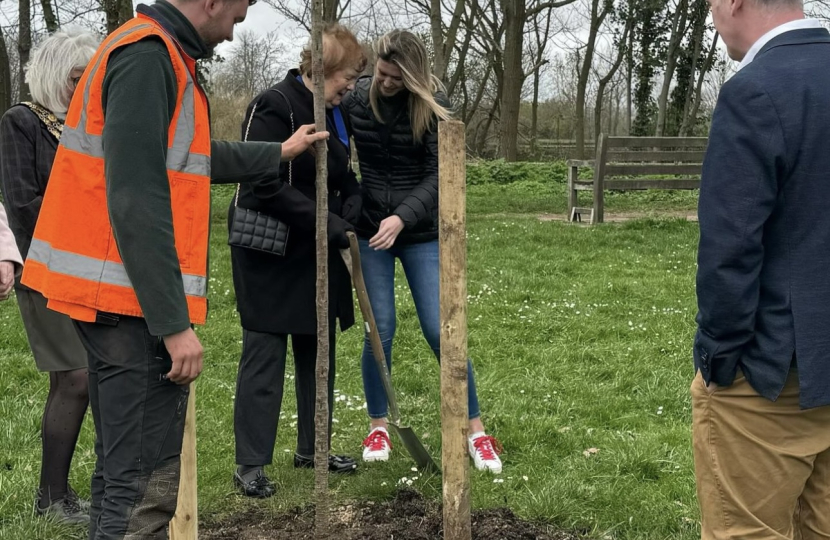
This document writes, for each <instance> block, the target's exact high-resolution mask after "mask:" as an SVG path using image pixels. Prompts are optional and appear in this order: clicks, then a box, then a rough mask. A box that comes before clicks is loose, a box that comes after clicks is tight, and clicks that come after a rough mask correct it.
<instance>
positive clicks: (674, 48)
mask: <svg viewBox="0 0 830 540" xmlns="http://www.w3.org/2000/svg"><path fill="white" fill-rule="evenodd" d="M688 16H689V0H679V1H678V2H677V9H676V10H675V12H674V16H673V17H672V31H671V38H670V39H669V46H668V49H667V52H666V68H665V72H664V73H663V86H662V87H661V88H660V97H659V99H658V100H657V129H656V133H655V134H656V135H657V136H658V137H662V136H663V134H664V132H665V131H666V111H667V109H668V104H669V89H670V88H671V82H672V80H673V79H674V70H675V67H676V66H677V55H678V54H679V52H680V43H681V41H682V40H683V36H684V35H685V33H686V20H687V19H688Z"/></svg>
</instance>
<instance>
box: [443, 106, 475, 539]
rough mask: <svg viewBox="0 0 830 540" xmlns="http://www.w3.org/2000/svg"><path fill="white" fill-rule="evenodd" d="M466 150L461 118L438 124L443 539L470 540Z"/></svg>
mask: <svg viewBox="0 0 830 540" xmlns="http://www.w3.org/2000/svg"><path fill="white" fill-rule="evenodd" d="M466 160H467V152H466V141H465V134H464V123H463V122H457V121H452V122H439V124H438V201H439V203H438V208H439V220H440V222H439V229H440V232H439V248H438V249H439V260H440V263H439V264H440V275H441V279H440V288H441V440H442V450H441V464H442V471H443V476H442V478H443V483H444V539H445V540H470V538H471V535H472V531H471V523H470V475H469V469H470V462H469V457H468V455H467V437H468V435H469V433H468V430H469V416H468V414H469V411H468V410H467V384H468V381H467V239H466V194H467V189H466V187H467V183H466V180H467V178H466V174H467V166H466Z"/></svg>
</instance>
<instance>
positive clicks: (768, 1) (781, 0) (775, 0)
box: [755, 0, 804, 9]
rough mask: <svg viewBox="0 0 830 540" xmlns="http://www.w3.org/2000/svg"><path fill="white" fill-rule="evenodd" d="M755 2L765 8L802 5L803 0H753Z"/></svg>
mask: <svg viewBox="0 0 830 540" xmlns="http://www.w3.org/2000/svg"><path fill="white" fill-rule="evenodd" d="M755 3H756V4H758V5H759V6H763V7H765V8H767V9H779V8H803V7H804V1H803V0H755Z"/></svg>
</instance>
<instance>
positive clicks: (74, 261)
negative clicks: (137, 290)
mask: <svg viewBox="0 0 830 540" xmlns="http://www.w3.org/2000/svg"><path fill="white" fill-rule="evenodd" d="M27 259H31V260H33V261H37V262H39V263H41V264H43V265H45V266H46V267H47V268H48V269H49V271H50V272H55V273H57V274H65V275H67V276H71V277H75V278H79V279H86V280H88V281H94V282H96V283H106V284H107V285H116V286H118V287H127V288H130V289H132V288H133V285H132V282H130V278H129V276H128V275H127V270H126V268H124V265H123V264H121V263H117V262H114V261H106V260H102V259H95V258H93V257H87V256H86V255H78V254H77V253H71V252H69V251H63V250H60V249H55V248H53V247H52V245H51V244H49V242H44V241H43V240H38V239H37V238H34V239H32V245H31V247H30V248H29V253H28V255H27ZM182 282H183V283H184V293H185V294H186V295H187V296H196V297H201V298H204V297H205V296H207V279H206V278H205V277H204V276H196V275H193V274H184V273H183V274H182Z"/></svg>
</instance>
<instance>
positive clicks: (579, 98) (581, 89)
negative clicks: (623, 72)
mask: <svg viewBox="0 0 830 540" xmlns="http://www.w3.org/2000/svg"><path fill="white" fill-rule="evenodd" d="M600 1H601V0H592V1H591V26H590V29H589V30H588V42H587V43H586V45H585V56H584V58H583V59H582V65H581V66H580V69H579V78H578V79H577V84H576V118H575V124H576V125H575V127H574V130H575V131H576V159H585V94H586V91H587V88H588V79H589V78H590V76H591V65H592V64H593V61H594V47H595V46H596V41H597V34H598V33H599V29H600V27H601V26H602V23H603V21H604V20H605V17H606V15H608V10H609V8H611V7H613V6H611V5H609V2H607V1H605V0H602V2H603V6H602V10H601V11H600ZM606 84H607V82H606ZM597 103H598V104H599V109H600V111H602V99H601V96H600V97H598V98H597ZM599 121H600V119H599V118H594V124H595V125H599V124H598V122H599ZM598 134H599V131H596V132H595V134H594V136H595V137H596V136H597V135H598Z"/></svg>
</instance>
